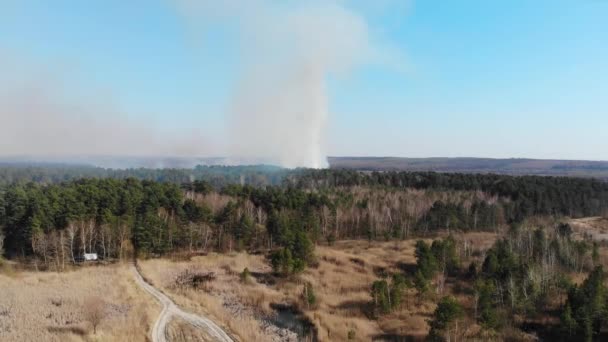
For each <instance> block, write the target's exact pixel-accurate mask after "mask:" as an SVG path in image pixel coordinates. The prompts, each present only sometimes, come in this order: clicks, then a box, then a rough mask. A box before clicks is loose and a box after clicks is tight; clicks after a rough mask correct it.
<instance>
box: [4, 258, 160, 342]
mask: <svg viewBox="0 0 608 342" xmlns="http://www.w3.org/2000/svg"><path fill="white" fill-rule="evenodd" d="M93 296H97V297H100V298H101V299H102V300H103V301H104V303H105V308H106V312H107V317H106V318H105V319H104V320H103V321H102V323H101V324H100V325H99V327H98V328H97V334H96V335H94V334H93V332H92V327H91V325H90V323H88V322H86V321H85V320H84V318H83V315H82V310H83V304H84V303H85V301H86V299H87V298H91V297H93ZM159 310H160V307H159V306H157V305H156V304H155V303H154V302H153V300H152V299H151V298H150V297H149V296H147V295H146V294H145V293H144V292H143V291H141V289H140V288H139V287H138V286H137V284H136V283H135V282H134V281H133V275H132V274H131V271H130V269H129V268H128V266H127V265H111V266H103V267H86V268H80V269H77V270H74V271H70V272H64V273H55V272H44V273H43V272H25V271H24V272H13V273H11V274H10V276H8V275H6V274H2V273H0V341H125V342H126V341H147V340H148V337H147V335H148V331H149V329H150V326H151V324H153V322H154V320H155V319H156V317H157V315H158V313H159Z"/></svg>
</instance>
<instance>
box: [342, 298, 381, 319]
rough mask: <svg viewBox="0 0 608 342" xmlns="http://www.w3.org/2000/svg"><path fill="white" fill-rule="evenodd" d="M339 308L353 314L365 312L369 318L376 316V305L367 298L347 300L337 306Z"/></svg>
mask: <svg viewBox="0 0 608 342" xmlns="http://www.w3.org/2000/svg"><path fill="white" fill-rule="evenodd" d="M335 308H336V309H338V310H343V311H348V312H349V313H351V315H353V316H354V315H356V314H357V313H360V314H363V315H364V316H365V317H367V318H368V319H373V318H374V306H373V304H372V302H371V301H366V300H345V301H343V302H342V303H340V304H338V305H336V306H335Z"/></svg>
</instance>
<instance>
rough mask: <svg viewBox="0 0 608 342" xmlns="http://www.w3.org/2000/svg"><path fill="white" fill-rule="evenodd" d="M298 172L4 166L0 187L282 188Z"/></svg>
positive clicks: (253, 167)
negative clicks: (108, 182)
mask: <svg viewBox="0 0 608 342" xmlns="http://www.w3.org/2000/svg"><path fill="white" fill-rule="evenodd" d="M294 172H296V171H293V170H287V169H283V168H280V167H277V166H270V165H251V166H217V165H213V166H203V165H199V166H197V167H195V168H193V169H152V168H134V169H106V168H101V167H93V166H86V165H82V166H78V165H68V164H24V163H0V185H8V184H15V183H29V182H34V183H41V184H55V183H61V182H65V181H71V180H77V179H81V178H113V179H127V178H135V179H139V180H150V181H156V182H167V183H174V184H184V183H190V182H192V181H194V180H205V181H207V182H208V183H210V184H211V185H212V186H214V187H216V188H218V189H219V188H221V187H223V186H225V185H227V184H233V183H234V184H251V185H254V186H267V185H280V184H281V182H282V181H283V179H284V177H285V176H286V175H287V174H291V173H294Z"/></svg>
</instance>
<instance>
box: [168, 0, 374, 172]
mask: <svg viewBox="0 0 608 342" xmlns="http://www.w3.org/2000/svg"><path fill="white" fill-rule="evenodd" d="M178 4H179V5H180V9H181V10H182V11H183V12H184V13H186V14H187V15H188V17H189V18H190V19H192V20H200V21H210V20H214V21H218V22H221V23H222V24H224V25H225V24H226V23H228V24H229V25H230V26H231V27H233V28H236V31H237V32H238V39H239V40H240V49H241V53H240V56H239V57H241V58H242V59H243V60H242V62H243V70H242V74H241V77H240V80H239V83H238V85H237V86H236V89H235V91H234V94H233V96H232V99H231V103H230V105H229V106H228V107H229V109H228V113H227V114H228V117H229V120H230V122H229V125H228V127H229V130H230V134H231V135H230V137H229V138H230V142H229V146H230V154H231V156H232V157H236V158H262V159H264V160H269V161H271V162H274V163H278V164H280V165H282V166H285V167H299V166H302V167H313V168H322V167H326V166H327V158H326V151H325V134H326V126H327V121H328V115H329V102H328V95H327V89H326V88H327V79H328V76H332V75H342V74H345V73H348V72H350V71H351V70H353V69H355V68H356V67H358V66H360V65H362V64H364V63H367V62H370V61H371V60H373V59H374V58H376V57H377V56H378V55H379V53H378V48H377V47H376V46H374V45H373V44H372V41H371V39H370V29H369V27H368V23H367V22H366V20H365V18H364V17H363V16H362V15H360V14H359V13H357V12H356V11H355V10H353V9H351V8H349V7H348V6H346V2H345V1H332V0H324V1H305V0H303V1H274V0H250V1H237V0H227V1H216V0H182V1H178Z"/></svg>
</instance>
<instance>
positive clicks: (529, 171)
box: [328, 157, 608, 180]
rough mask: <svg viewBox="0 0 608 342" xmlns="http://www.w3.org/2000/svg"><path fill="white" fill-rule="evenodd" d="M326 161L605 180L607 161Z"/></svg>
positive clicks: (341, 165) (369, 167)
mask: <svg viewBox="0 0 608 342" xmlns="http://www.w3.org/2000/svg"><path fill="white" fill-rule="evenodd" d="M328 161H329V165H330V167H331V168H332V169H350V170H361V171H435V172H461V173H499V174H508V175H544V176H576V177H595V178H601V179H606V180H608V161H585V160H546V159H491V158H399V157H329V158H328Z"/></svg>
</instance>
